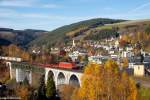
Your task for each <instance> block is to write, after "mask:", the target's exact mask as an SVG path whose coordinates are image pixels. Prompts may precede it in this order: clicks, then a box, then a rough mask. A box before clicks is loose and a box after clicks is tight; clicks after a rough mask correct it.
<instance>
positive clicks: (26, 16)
mask: <svg viewBox="0 0 150 100" xmlns="http://www.w3.org/2000/svg"><path fill="white" fill-rule="evenodd" d="M99 17H101V18H114V19H117V18H119V19H133V20H134V19H150V0H0V27H8V28H13V29H44V30H53V29H55V28H57V27H60V26H63V25H68V24H71V23H74V22H78V21H81V20H87V19H91V18H99Z"/></svg>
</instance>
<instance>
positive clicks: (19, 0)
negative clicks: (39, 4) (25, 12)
mask: <svg viewBox="0 0 150 100" xmlns="http://www.w3.org/2000/svg"><path fill="white" fill-rule="evenodd" d="M32 3H33V2H32V0H31V1H29V0H3V1H1V2H0V6H3V7H31V6H32Z"/></svg>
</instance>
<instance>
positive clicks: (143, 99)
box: [137, 87, 150, 100]
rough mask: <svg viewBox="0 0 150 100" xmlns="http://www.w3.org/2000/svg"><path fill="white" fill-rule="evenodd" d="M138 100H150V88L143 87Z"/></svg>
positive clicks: (139, 91)
mask: <svg viewBox="0 0 150 100" xmlns="http://www.w3.org/2000/svg"><path fill="white" fill-rule="evenodd" d="M137 99H138V100H150V88H145V87H141V88H140V89H139V90H138V98H137Z"/></svg>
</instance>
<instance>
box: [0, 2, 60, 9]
mask: <svg viewBox="0 0 150 100" xmlns="http://www.w3.org/2000/svg"><path fill="white" fill-rule="evenodd" d="M0 6H1V7H35V8H58V7H60V6H59V5H56V4H51V3H47V4H45V3H42V2H40V1H38V0H2V1H0Z"/></svg>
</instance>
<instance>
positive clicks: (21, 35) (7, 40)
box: [0, 28, 46, 47]
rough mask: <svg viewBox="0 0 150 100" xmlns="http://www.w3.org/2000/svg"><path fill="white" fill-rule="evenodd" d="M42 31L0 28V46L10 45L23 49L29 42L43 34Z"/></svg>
mask: <svg viewBox="0 0 150 100" xmlns="http://www.w3.org/2000/svg"><path fill="white" fill-rule="evenodd" d="M45 32H46V31H43V30H32V29H26V30H14V29H9V28H0V45H9V44H11V43H13V44H17V45H19V46H22V47H24V46H25V45H26V44H28V43H29V42H30V41H32V40H34V39H35V38H37V37H39V36H41V35H43V34H45Z"/></svg>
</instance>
